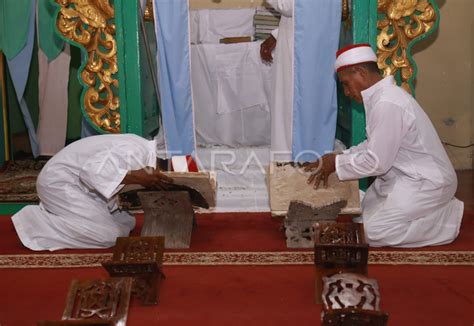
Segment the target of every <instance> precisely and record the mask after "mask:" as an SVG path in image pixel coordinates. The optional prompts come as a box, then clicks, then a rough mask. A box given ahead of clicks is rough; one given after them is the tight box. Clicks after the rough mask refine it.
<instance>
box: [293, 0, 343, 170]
mask: <svg viewBox="0 0 474 326" xmlns="http://www.w3.org/2000/svg"><path fill="white" fill-rule="evenodd" d="M341 11H342V8H341V1H340V0H295V14H294V17H295V18H294V19H295V58H294V73H295V78H294V99H293V146H292V147H293V148H292V149H293V160H295V161H299V162H303V161H314V160H315V159H317V158H318V156H322V155H323V154H324V153H325V152H327V151H332V150H333V147H334V139H335V134H336V118H337V93H336V74H335V72H334V62H335V60H336V51H337V49H338V45H339V32H340V25H341Z"/></svg>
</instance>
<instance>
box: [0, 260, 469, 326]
mask: <svg viewBox="0 0 474 326" xmlns="http://www.w3.org/2000/svg"><path fill="white" fill-rule="evenodd" d="M472 271H473V269H472V268H467V267H420V266H417V267H414V266H402V267H389V266H371V267H370V268H369V273H370V276H372V277H374V278H376V279H378V281H379V284H380V290H381V298H382V299H381V308H382V309H383V310H384V311H386V312H388V313H389V314H390V319H389V325H395V326H396V325H402V326H419V325H426V326H428V325H429V326H447V325H449V326H458V325H459V326H461V325H463V326H466V325H472V323H473V321H474V314H473V311H472V307H473V302H472V299H473V293H474V286H473V282H472ZM165 272H166V276H167V279H166V280H165V281H164V283H163V287H162V291H161V295H160V302H159V305H158V306H153V307H141V306H138V305H136V304H132V306H131V308H130V311H129V320H128V323H127V325H129V326H141V325H160V326H180V325H190V326H196V325H246V326H253V325H272V326H274V325H319V324H320V323H319V318H320V309H321V308H320V306H318V305H315V304H313V298H314V289H313V283H314V279H313V277H314V269H313V267H311V266H280V267H250V266H247V267H244V266H240V267H228V266H227V267H166V268H165ZM98 277H106V274H105V272H104V271H103V270H101V269H94V268H86V269H61V270H51V269H49V270H41V269H40V270H34V271H33V270H24V269H21V270H0V286H1V288H2V295H1V296H0V324H1V325H2V326H30V325H35V321H37V320H42V319H58V318H59V317H60V316H61V314H62V311H63V308H64V303H65V297H66V293H67V289H68V287H69V284H70V281H71V279H73V278H79V279H91V278H98Z"/></svg>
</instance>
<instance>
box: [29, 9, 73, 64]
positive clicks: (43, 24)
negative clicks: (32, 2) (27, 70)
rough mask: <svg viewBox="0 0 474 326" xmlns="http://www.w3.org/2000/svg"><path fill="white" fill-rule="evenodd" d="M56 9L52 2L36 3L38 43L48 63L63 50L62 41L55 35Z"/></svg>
mask: <svg viewBox="0 0 474 326" xmlns="http://www.w3.org/2000/svg"><path fill="white" fill-rule="evenodd" d="M56 8H57V7H56V6H55V5H54V3H53V1H38V18H37V22H38V33H37V34H38V41H39V42H38V43H39V48H40V49H41V50H42V51H43V53H44V54H45V55H46V56H47V57H48V61H52V60H54V59H55V58H56V57H57V56H58V55H59V54H60V53H61V52H62V51H63V49H64V41H63V40H62V39H61V38H60V37H59V35H57V34H56ZM68 68H69V66H68Z"/></svg>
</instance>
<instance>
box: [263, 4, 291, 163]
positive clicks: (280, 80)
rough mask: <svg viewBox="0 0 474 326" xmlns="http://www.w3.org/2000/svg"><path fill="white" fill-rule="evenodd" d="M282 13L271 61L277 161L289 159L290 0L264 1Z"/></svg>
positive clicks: (275, 34) (272, 128)
mask: <svg viewBox="0 0 474 326" xmlns="http://www.w3.org/2000/svg"><path fill="white" fill-rule="evenodd" d="M267 2H268V3H269V4H270V5H271V6H272V7H273V8H274V9H275V10H277V11H278V12H280V13H281V20H280V25H279V27H278V29H277V30H275V31H274V33H272V34H273V36H274V37H275V38H276V39H277V44H276V48H275V52H274V60H273V71H272V75H273V87H272V88H273V94H272V96H273V98H272V100H271V101H270V108H271V146H270V147H271V150H272V152H273V153H274V155H275V156H274V158H275V160H276V161H291V160H292V155H291V152H292V143H293V140H292V127H293V52H294V22H293V8H294V1H293V0H267Z"/></svg>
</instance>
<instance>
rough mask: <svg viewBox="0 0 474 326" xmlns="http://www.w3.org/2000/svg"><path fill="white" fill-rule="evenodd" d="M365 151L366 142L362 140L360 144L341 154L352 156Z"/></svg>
mask: <svg viewBox="0 0 474 326" xmlns="http://www.w3.org/2000/svg"><path fill="white" fill-rule="evenodd" d="M366 149H367V140H364V141H363V142H362V143H360V144H358V145H355V146H351V147H350V148H348V149H345V150H343V151H342V153H344V154H353V153H357V152H362V151H365V150H366Z"/></svg>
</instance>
